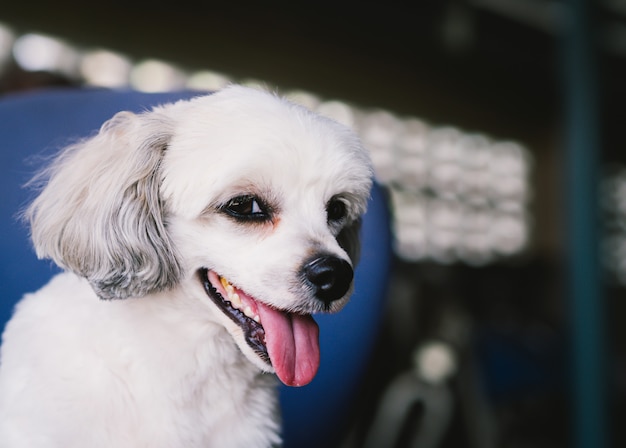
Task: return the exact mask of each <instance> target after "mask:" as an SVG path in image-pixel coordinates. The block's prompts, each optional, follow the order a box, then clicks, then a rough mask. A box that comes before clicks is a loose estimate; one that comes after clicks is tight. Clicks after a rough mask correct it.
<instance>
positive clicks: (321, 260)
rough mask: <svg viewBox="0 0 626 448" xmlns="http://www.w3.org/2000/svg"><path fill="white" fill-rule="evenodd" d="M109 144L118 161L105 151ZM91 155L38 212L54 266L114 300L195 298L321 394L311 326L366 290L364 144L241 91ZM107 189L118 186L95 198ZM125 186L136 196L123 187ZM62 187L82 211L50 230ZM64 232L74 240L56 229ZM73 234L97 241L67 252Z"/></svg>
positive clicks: (182, 106)
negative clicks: (314, 382)
mask: <svg viewBox="0 0 626 448" xmlns="http://www.w3.org/2000/svg"><path fill="white" fill-rule="evenodd" d="M97 139H100V140H103V142H100V146H107V145H108V146H109V148H110V149H109V151H110V153H109V154H108V155H107V154H106V153H105V152H104V151H106V149H103V148H100V150H99V151H100V153H99V154H98V150H96V149H94V146H96V142H94V141H95V140H97ZM105 140H106V142H104V141H105ZM90 142H91V143H90ZM115 145H118V146H117V147H115V148H113V146H115ZM79 146H80V147H77V148H74V149H72V150H71V151H70V153H69V156H66V157H65V159H66V160H65V161H63V162H62V163H60V164H59V165H58V166H57V167H56V168H54V171H53V173H52V175H51V177H50V181H49V183H48V186H47V187H46V188H45V189H44V191H43V192H42V194H41V196H40V197H39V198H38V199H37V200H36V201H35V203H34V204H33V206H32V207H31V209H30V211H29V215H30V218H31V221H32V226H33V238H34V240H35V243H36V247H37V248H38V251H39V253H40V255H45V256H49V257H52V258H53V259H55V260H56V261H57V262H58V263H59V264H61V265H62V266H66V267H68V268H70V269H72V270H74V271H76V272H78V273H80V274H81V275H83V276H85V277H87V278H88V279H89V280H90V281H91V282H92V284H93V285H94V289H95V290H96V291H97V292H98V293H99V294H100V295H101V296H102V297H105V298H112V297H120V298H122V297H126V296H129V295H136V296H137V295H138V296H141V295H147V294H149V293H151V292H154V291H157V290H167V289H170V288H176V287H183V288H184V289H185V291H186V292H187V293H189V294H192V295H193V296H194V297H197V298H198V300H201V301H203V302H206V305H207V309H208V311H209V312H210V313H211V314H212V315H213V316H214V317H215V319H216V320H217V321H218V322H220V323H221V324H222V325H223V326H224V327H225V328H226V329H227V330H228V331H229V332H230V334H231V335H232V337H233V338H234V340H235V342H236V343H237V345H238V346H239V348H240V349H241V351H242V352H243V353H244V354H245V355H246V357H247V358H248V359H249V360H250V361H251V362H253V363H254V364H256V365H257V366H259V367H260V368H262V369H264V370H267V371H275V372H276V373H277V375H278V376H279V378H280V379H281V380H282V381H283V382H285V383H286V384H290V385H302V384H306V383H308V382H309V381H310V380H311V379H312V378H313V376H314V375H315V373H316V371H317V366H318V364H319V347H318V340H317V331H318V329H317V325H316V324H315V322H314V321H313V319H312V318H311V314H312V313H315V312H325V311H337V310H339V309H341V308H342V307H343V305H344V304H345V303H346V301H347V300H348V297H349V295H350V293H351V291H352V279H353V269H354V264H355V263H356V259H357V257H358V238H357V233H358V227H359V222H360V218H361V215H362V214H363V213H364V211H365V208H366V203H367V199H368V196H369V190H370V187H371V174H372V173H371V166H370V162H369V158H368V156H367V154H366V152H365V151H364V150H363V149H362V147H361V146H360V144H359V141H358V139H357V138H356V137H355V136H354V134H353V133H352V132H350V131H349V130H348V129H347V128H345V127H343V126H341V125H339V124H337V123H335V122H333V121H331V120H328V119H325V118H322V117H319V116H317V115H314V114H312V113H310V112H309V111H307V110H305V109H304V108H301V107H298V106H295V105H293V104H290V103H287V102H285V101H284V100H281V99H279V98H277V97H274V96H272V95H269V94H266V93H262V92H259V91H253V90H251V89H245V88H241V87H231V88H228V89H226V90H224V91H222V92H218V93H216V94H213V95H209V96H206V97H201V98H197V99H194V100H191V101H186V102H179V103H176V104H174V105H169V106H164V107H160V108H157V109H155V110H154V111H153V112H150V113H146V114H143V115H139V116H137V115H132V114H127V113H126V114H122V115H118V116H117V117H116V118H114V119H113V120H112V121H111V122H109V124H108V125H105V127H103V129H102V130H101V132H100V134H99V135H98V136H97V137H95V138H94V139H92V140H91V141H86V142H85V143H83V144H81V145H79ZM120 148H126V149H120ZM122 151H130V152H133V153H148V154H147V155H146V154H139V155H134V156H133V155H129V154H127V153H122ZM115 153H118V154H115ZM99 157H100V159H99ZM78 159H81V160H82V162H80V163H79V162H78ZM68 160H69V162H68ZM70 162H71V163H70ZM81 164H82V167H81V168H82V169H84V170H89V169H90V168H95V167H96V165H98V168H97V169H98V170H99V171H100V172H99V173H93V172H92V173H91V175H90V176H83V177H85V179H83V180H74V179H68V176H64V175H63V174H62V172H63V171H67V173H69V172H70V170H69V169H68V168H69V167H70V165H71V166H73V168H74V169H76V168H78V167H79V166H80V165H81ZM90 165H91V166H90ZM122 165H123V166H122ZM115 170H117V171H115ZM120 170H121V172H119V171H120ZM67 173H66V174H67ZM98 176H107V179H108V180H106V181H104V182H105V183H106V185H105V184H103V185H96V186H95V187H94V183H95V184H98V180H97V179H98V178H99V177H98ZM74 177H76V175H74ZM117 177H119V178H121V179H118V180H119V183H121V184H122V185H123V186H121V187H119V186H118V187H115V188H114V187H113V186H112V185H113V183H114V181H115V178H117ZM112 178H113V179H112ZM88 179H89V181H88ZM94 179H96V180H95V181H94ZM72 182H73V183H74V185H72V186H68V185H67V183H72ZM81 182H86V183H87V182H90V183H91V186H89V187H88V186H86V185H81ZM60 185H62V187H61V186H60ZM59 188H62V189H63V190H65V192H66V193H69V191H70V189H71V191H72V195H71V199H70V198H67V197H66V198H65V201H66V202H69V203H70V205H71V206H72V207H73V211H72V213H68V215H67V217H66V218H65V219H64V221H65V222H63V223H61V222H54V223H48V222H47V220H46V211H45V209H46V208H47V207H49V206H51V204H52V203H53V202H55V199H54V198H52V197H51V196H52V195H53V194H59V193H55V192H54V191H51V190H54V189H59ZM108 189H110V190H111V191H109V190H108ZM113 190H115V191H113ZM46 196H49V197H46ZM113 196H115V197H113ZM68 199H69V200H68ZM92 201H93V203H92ZM96 202H97V203H96ZM58 204H59V202H58V199H57V200H56V205H57V206H58ZM77 208H78V210H77ZM79 210H82V211H83V212H85V213H89V214H90V215H89V216H93V218H88V220H89V219H92V220H93V221H94V222H93V223H92V225H93V226H95V227H93V228H92V229H91V231H92V234H89V233H88V232H89V227H88V226H89V225H90V224H89V223H85V222H83V223H82V225H83V226H87V227H86V228H84V229H80V228H79V227H78V226H79V223H74V222H72V221H73V220H72V218H71V216H72V215H74V216H75V215H76V214H77V213H80V212H79ZM56 213H57V215H58V213H59V212H58V211H56ZM83 216H84V215H83ZM129 222H130V224H129ZM61 226H62V228H63V230H62V231H61V232H60V234H59V233H58V232H59V230H57V233H54V230H51V228H52V227H54V228H59V229H60V228H61ZM97 232H101V235H98V234H97ZM133 232H134V233H137V232H138V233H140V234H141V235H133ZM94 233H95V234H94ZM70 235H72V237H73V238H74V239H77V238H78V239H80V241H82V240H83V239H87V240H88V241H84V242H82V243H81V242H79V243H78V244H76V242H74V244H73V245H72V249H71V250H70V249H69V248H68V249H63V248H64V246H65V245H66V244H69V243H68V242H67V241H63V239H64V238H68V237H70ZM51 238H52V239H56V240H55V241H51ZM100 240H106V242H105V241H100ZM122 240H123V241H122ZM83 246H84V249H83ZM148 246H149V247H148ZM83 250H84V251H87V252H83ZM94 252H98V254H97V255H95V256H93V258H94V259H92V260H89V259H88V258H89V256H90V255H89V254H93V253H94ZM85 258H87V259H85ZM146 300H148V298H146Z"/></svg>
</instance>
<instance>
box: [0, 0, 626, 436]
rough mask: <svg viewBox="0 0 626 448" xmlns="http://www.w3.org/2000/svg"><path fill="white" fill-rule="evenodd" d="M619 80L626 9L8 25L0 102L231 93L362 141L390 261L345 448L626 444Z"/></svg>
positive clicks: (63, 4)
mask: <svg viewBox="0 0 626 448" xmlns="http://www.w3.org/2000/svg"><path fill="white" fill-rule="evenodd" d="M625 79H626V0H598V1H595V2H591V1H588V2H585V1H582V0H580V1H576V0H572V1H566V0H562V1H558V0H428V1H418V2H406V3H405V4H403V5H402V6H400V5H394V4H392V3H385V4H383V3H381V2H358V3H356V2H354V3H352V2H346V1H340V0H335V1H328V0H318V1H316V2H308V3H298V2H288V1H274V2H270V3H267V2H249V1H245V0H240V1H237V2H211V1H204V2H199V1H198V2H194V1H190V0H178V1H176V2H174V3H166V2H160V3H158V4H157V3H156V2H143V1H129V0H127V1H124V2H122V1H118V0H109V1H107V2H105V3H99V2H79V1H57V2H45V1H39V0H24V1H5V2H4V4H3V5H2V7H1V8H0V95H3V96H4V95H11V94H14V93H16V92H23V91H32V90H35V89H42V88H51V87H59V86H92V87H96V88H128V87H130V88H133V89H138V90H142V91H168V90H180V89H199V90H212V89H216V88H219V87H221V86H223V85H225V84H227V83H229V82H238V83H244V84H249V85H260V86H266V87H269V88H271V89H275V90H278V91H280V92H281V93H283V94H286V95H288V96H290V97H291V98H293V99H294V100H295V101H298V102H301V103H303V104H305V105H307V106H308V107H310V108H312V109H315V110H317V111H319V112H320V113H323V114H326V115H329V116H331V117H333V118H336V119H337V120H339V121H342V122H344V123H346V124H348V125H350V126H352V127H353V128H355V129H356V130H357V132H359V134H360V135H361V137H362V139H363V140H364V142H365V144H366V145H367V146H368V148H369V149H370V150H371V152H372V157H373V159H374V163H375V168H376V176H377V180H378V182H379V183H380V184H381V185H383V186H384V187H385V188H386V190H387V191H388V193H389V201H390V206H391V210H392V213H393V223H392V227H393V235H394V254H395V264H394V271H393V279H392V280H393V281H392V283H391V287H390V293H389V298H388V301H387V309H386V314H385V316H384V317H383V328H382V330H381V333H380V335H379V338H378V340H379V347H377V349H376V353H375V354H374V356H373V358H372V365H371V371H370V372H369V377H368V380H367V384H366V385H364V387H363V394H362V402H361V403H358V405H357V406H355V408H354V415H353V416H352V421H353V425H352V427H351V428H349V431H348V432H347V435H346V441H345V446H346V447H356V446H371V447H381V446H420V447H459V446H463V447H481V448H482V447H515V448H517V447H535V448H537V447H566V446H579V447H594V448H602V447H605V446H607V447H608V446H615V447H617V446H626V431H624V430H623V429H622V427H621V426H622V425H620V423H621V422H622V421H623V419H624V417H626V346H625V343H626V339H625V335H624V328H625V326H626V325H625V324H626V322H625V320H626V315H625V311H626V305H625V303H624V300H625V299H626V297H625V296H626V294H625V293H626V289H625V288H626V227H625V224H624V222H625V221H624V217H626V164H625V162H626V151H624V150H623V148H624V144H625V140H626V134H625V133H624V131H623V123H622V122H623V119H624V113H623V104H624V101H625V100H626V83H625V82H624V80H625ZM0 100H1V97H0ZM364 331H366V329H364ZM382 441H385V442H382Z"/></svg>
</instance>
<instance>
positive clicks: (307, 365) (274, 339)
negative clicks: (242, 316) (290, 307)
mask: <svg viewBox="0 0 626 448" xmlns="http://www.w3.org/2000/svg"><path fill="white" fill-rule="evenodd" d="M257 303H258V302H257ZM258 307H259V317H260V318H261V324H262V325H263V328H264V329H265V345H266V346H267V353H268V354H269V356H270V360H271V361H272V366H273V367H274V370H276V375H278V378H280V380H281V381H282V382H283V383H285V384H286V385H287V386H304V385H306V384H308V383H310V382H311V380H313V377H315V374H316V373H317V369H318V367H319V364H320V345H319V327H318V326H317V323H316V322H315V320H313V317H311V316H302V315H298V314H288V313H283V312H280V311H277V310H275V309H273V308H270V307H268V306H266V305H263V304H262V303H258Z"/></svg>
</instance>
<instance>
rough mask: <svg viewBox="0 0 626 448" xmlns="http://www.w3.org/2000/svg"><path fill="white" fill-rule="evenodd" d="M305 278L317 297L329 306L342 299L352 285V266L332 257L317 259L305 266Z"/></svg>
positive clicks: (325, 256)
mask: <svg viewBox="0 0 626 448" xmlns="http://www.w3.org/2000/svg"><path fill="white" fill-rule="evenodd" d="M303 270H304V277H305V278H306V280H307V282H308V283H309V284H310V285H311V286H312V287H313V291H314V292H315V297H317V298H318V299H319V300H321V301H322V302H324V303H325V304H326V305H329V304H330V303H331V302H334V301H335V300H339V299H341V298H342V297H343V296H344V295H345V294H346V292H348V289H350V284H351V283H352V278H353V277H354V272H353V271H352V266H350V263H348V262H347V261H345V260H342V259H341V258H338V257H334V256H332V255H323V256H320V257H316V258H314V259H313V260H311V261H309V262H308V263H306V264H305V265H304V268H303Z"/></svg>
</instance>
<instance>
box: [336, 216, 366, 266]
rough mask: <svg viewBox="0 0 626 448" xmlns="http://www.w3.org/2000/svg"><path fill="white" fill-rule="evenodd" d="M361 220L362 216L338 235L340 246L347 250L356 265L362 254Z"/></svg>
mask: <svg viewBox="0 0 626 448" xmlns="http://www.w3.org/2000/svg"><path fill="white" fill-rule="evenodd" d="M361 221H362V220H361V219H360V218H359V219H357V220H355V221H354V222H352V223H351V224H349V225H348V226H346V227H344V228H343V229H342V230H341V232H339V235H337V242H338V243H339V246H341V248H342V249H343V250H345V251H346V253H347V254H348V256H349V257H350V260H351V261H352V265H353V266H356V264H357V263H358V261H359V256H360V255H361V239H360V231H361Z"/></svg>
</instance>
